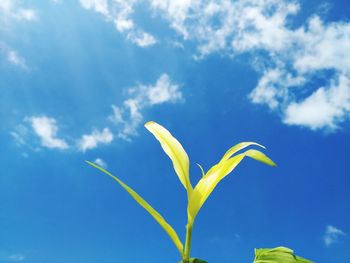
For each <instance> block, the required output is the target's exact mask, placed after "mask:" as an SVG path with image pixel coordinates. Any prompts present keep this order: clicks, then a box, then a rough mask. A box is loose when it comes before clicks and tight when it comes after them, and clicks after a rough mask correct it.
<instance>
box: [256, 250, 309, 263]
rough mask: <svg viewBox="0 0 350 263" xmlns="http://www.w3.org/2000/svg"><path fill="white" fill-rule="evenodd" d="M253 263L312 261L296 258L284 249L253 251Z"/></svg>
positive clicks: (299, 262)
mask: <svg viewBox="0 0 350 263" xmlns="http://www.w3.org/2000/svg"><path fill="white" fill-rule="evenodd" d="M253 263H313V261H310V260H307V259H305V258H302V257H299V256H296V255H295V254H294V251H293V250H291V249H289V248H286V247H276V248H261V249H255V259H254V262H253Z"/></svg>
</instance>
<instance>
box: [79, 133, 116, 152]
mask: <svg viewBox="0 0 350 263" xmlns="http://www.w3.org/2000/svg"><path fill="white" fill-rule="evenodd" d="M112 141H113V134H112V132H111V131H110V130H109V128H104V129H103V130H102V131H98V130H94V131H93V132H92V133H91V134H84V135H83V136H82V137H81V138H80V140H79V142H78V148H79V150H80V151H82V152H85V151H86V150H90V149H94V148H96V147H97V146H98V145H99V144H110V143H111V142H112Z"/></svg>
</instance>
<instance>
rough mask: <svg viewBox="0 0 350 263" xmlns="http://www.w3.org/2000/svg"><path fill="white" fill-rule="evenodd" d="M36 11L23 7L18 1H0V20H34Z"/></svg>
mask: <svg viewBox="0 0 350 263" xmlns="http://www.w3.org/2000/svg"><path fill="white" fill-rule="evenodd" d="M36 18H37V12H36V11H35V10H34V9H31V8H23V7H21V6H20V5H19V4H18V1H13V0H1V1H0V21H2V22H3V23H4V22H8V21H9V20H11V19H12V20H27V21H31V20H35V19H36Z"/></svg>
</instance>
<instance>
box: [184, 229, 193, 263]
mask: <svg viewBox="0 0 350 263" xmlns="http://www.w3.org/2000/svg"><path fill="white" fill-rule="evenodd" d="M191 241H192V224H189V223H188V224H187V225H186V242H185V249H184V254H183V258H182V262H183V263H189V262H190V249H191Z"/></svg>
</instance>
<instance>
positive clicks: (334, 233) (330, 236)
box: [323, 225, 346, 247]
mask: <svg viewBox="0 0 350 263" xmlns="http://www.w3.org/2000/svg"><path fill="white" fill-rule="evenodd" d="M345 235H346V234H345V233H344V232H343V231H342V230H340V229H338V228H336V227H335V226H331V225H328V226H326V231H325V233H324V236H323V241H324V244H325V245H326V246H327V247H329V246H330V245H332V244H334V243H336V242H338V240H339V238H340V237H341V236H345Z"/></svg>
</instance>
